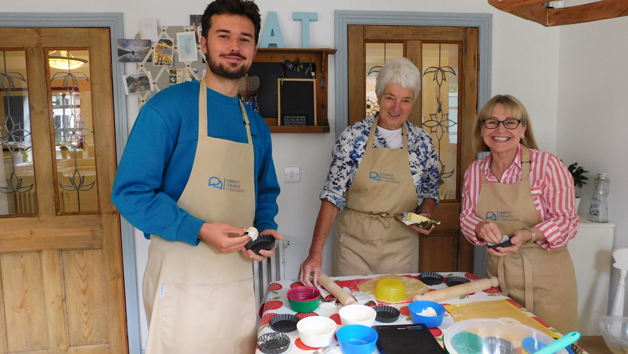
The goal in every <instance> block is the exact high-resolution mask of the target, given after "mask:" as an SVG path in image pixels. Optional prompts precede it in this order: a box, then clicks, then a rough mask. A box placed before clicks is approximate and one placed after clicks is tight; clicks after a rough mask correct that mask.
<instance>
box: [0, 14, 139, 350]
mask: <svg viewBox="0 0 628 354" xmlns="http://www.w3.org/2000/svg"><path fill="white" fill-rule="evenodd" d="M0 24H1V25H0V26H1V27H25V28H27V27H77V28H90V27H91V28H93V27H98V28H108V29H109V33H110V40H111V64H112V65H111V70H112V74H113V78H112V83H113V106H114V115H115V129H116V153H117V157H118V163H119V162H120V158H121V157H122V152H123V151H124V146H125V145H126V141H127V137H128V136H129V134H128V120H127V105H126V94H125V92H124V90H123V87H124V86H123V82H122V76H123V75H125V68H124V63H120V62H118V49H117V42H118V39H123V38H124V29H123V18H122V13H121V12H72V13H63V12H59V13H43V12H0ZM120 229H121V230H120V232H121V237H122V263H123V268H124V293H125V296H124V297H125V303H126V322H127V333H128V345H129V354H140V352H141V338H140V321H139V318H140V312H139V297H138V287H137V269H136V265H135V241H134V231H133V226H132V225H131V224H130V223H129V222H128V221H126V220H125V219H124V218H122V217H120Z"/></svg>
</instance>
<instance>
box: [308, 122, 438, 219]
mask: <svg viewBox="0 0 628 354" xmlns="http://www.w3.org/2000/svg"><path fill="white" fill-rule="evenodd" d="M374 120H375V116H372V117H368V118H365V119H363V120H361V121H359V122H357V123H355V124H352V125H351V126H349V127H347V129H345V130H344V131H343V132H342V134H340V137H339V138H338V141H336V146H335V147H334V150H333V151H332V161H331V166H330V167H329V174H328V175H327V181H326V182H325V185H324V186H323V191H322V192H321V194H320V199H321V200H327V201H329V202H331V203H333V204H334V205H336V206H337V207H339V208H340V209H343V208H344V206H345V200H346V197H347V190H349V187H351V184H352V183H353V179H354V178H355V176H356V174H357V172H358V167H360V162H361V161H362V157H363V156H364V151H365V150H366V142H367V141H368V138H369V133H370V132H371V126H372V125H373V121H374ZM405 124H406V128H407V130H408V159H409V162H410V171H411V172H412V179H413V180H414V186H415V188H416V193H417V196H418V204H419V205H421V202H423V199H425V198H432V199H434V200H435V201H436V204H438V203H440V197H439V194H438V176H439V172H438V157H437V156H436V151H435V149H434V143H433V142H432V137H431V136H430V135H429V134H428V133H427V132H425V131H424V130H423V129H421V128H420V127H419V126H417V125H414V124H412V123H410V122H409V121H406V122H405ZM373 147H374V148H385V147H387V145H386V139H384V137H383V136H381V135H380V134H379V132H377V131H376V132H375V139H374V140H373Z"/></svg>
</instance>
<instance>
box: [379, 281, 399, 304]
mask: <svg viewBox="0 0 628 354" xmlns="http://www.w3.org/2000/svg"><path fill="white" fill-rule="evenodd" d="M375 297H376V298H377V299H378V300H380V301H386V302H401V301H405V300H406V298H407V295H406V286H405V285H403V282H401V280H397V279H382V280H380V281H378V282H377V286H376V287H375Z"/></svg>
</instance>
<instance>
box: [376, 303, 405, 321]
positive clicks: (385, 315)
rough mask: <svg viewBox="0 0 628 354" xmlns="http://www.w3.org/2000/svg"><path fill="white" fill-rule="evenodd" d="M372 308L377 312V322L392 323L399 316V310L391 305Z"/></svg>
mask: <svg viewBox="0 0 628 354" xmlns="http://www.w3.org/2000/svg"><path fill="white" fill-rule="evenodd" d="M374 310H375V312H376V313H377V316H376V317H375V321H377V322H382V323H392V322H395V321H397V319H398V318H399V310H397V309H396V308H395V307H392V306H375V308H374Z"/></svg>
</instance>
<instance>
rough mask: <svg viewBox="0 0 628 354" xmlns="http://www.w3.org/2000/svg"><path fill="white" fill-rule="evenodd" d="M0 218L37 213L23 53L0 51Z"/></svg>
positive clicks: (24, 56) (24, 55)
mask: <svg viewBox="0 0 628 354" xmlns="http://www.w3.org/2000/svg"><path fill="white" fill-rule="evenodd" d="M0 97H2V101H1V102H0V146H1V147H2V163H0V216H2V215H35V214H37V195H36V190H35V174H34V172H33V154H32V138H31V120H30V111H29V100H28V86H27V75H26V54H25V52H24V51H1V52H0Z"/></svg>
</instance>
